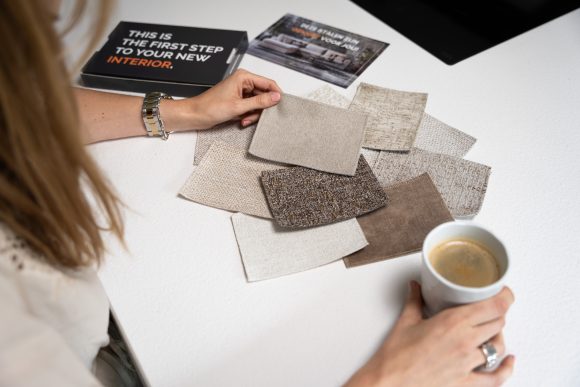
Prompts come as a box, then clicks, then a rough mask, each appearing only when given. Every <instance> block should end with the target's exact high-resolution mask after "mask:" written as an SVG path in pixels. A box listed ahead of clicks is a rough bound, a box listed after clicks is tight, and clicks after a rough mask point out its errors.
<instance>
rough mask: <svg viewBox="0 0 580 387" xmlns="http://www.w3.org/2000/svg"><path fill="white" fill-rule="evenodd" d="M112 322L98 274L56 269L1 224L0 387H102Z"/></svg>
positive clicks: (91, 271)
mask: <svg viewBox="0 0 580 387" xmlns="http://www.w3.org/2000/svg"><path fill="white" fill-rule="evenodd" d="M108 319H109V301H108V299H107V296H106V294H105V291H104V289H103V287H102V285H101V283H100V281H99V279H98V277H97V274H96V272H95V270H94V269H92V268H86V269H82V270H77V271H72V270H66V271H63V270H58V269H55V268H54V267H52V266H50V265H49V264H47V263H46V262H44V261H43V259H42V257H41V256H40V255H38V254H37V253H35V252H34V251H33V250H32V249H30V248H29V247H28V246H27V245H26V243H25V242H24V241H23V240H22V239H20V238H18V237H16V236H15V235H14V234H13V233H12V232H11V231H10V230H9V229H8V228H7V227H6V226H5V225H4V224H2V223H0V386H99V385H100V384H99V382H98V381H97V380H96V379H95V377H94V376H93V374H92V373H91V369H92V366H93V362H94V360H95V358H96V356H97V352H98V351H99V348H101V347H103V346H105V345H107V344H108V340H109V337H108V335H107V327H108Z"/></svg>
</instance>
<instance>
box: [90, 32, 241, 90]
mask: <svg viewBox="0 0 580 387" xmlns="http://www.w3.org/2000/svg"><path fill="white" fill-rule="evenodd" d="M247 47H248V34H247V33H246V31H232V30H219V29H208V28H196V27H183V26H172V25H162V24H145V23H132V22H126V21H122V22H120V23H119V24H118V25H117V27H115V29H114V30H113V31H112V32H111V34H110V35H109V38H108V40H107V42H106V43H105V44H104V45H103V47H102V48H101V49H100V50H99V51H97V52H95V54H94V55H93V56H92V57H91V59H90V60H89V61H88V62H87V64H86V65H85V66H84V67H83V69H82V71H81V83H82V84H83V85H85V86H88V87H94V88H104V89H114V90H124V91H132V92H140V93H146V92H150V91H161V92H165V93H168V94H170V95H173V96H182V97H188V96H192V95H196V94H199V93H201V92H203V91H205V90H207V89H208V88H210V87H211V86H213V85H215V84H216V83H218V82H219V81H221V80H222V79H224V78H226V77H227V76H228V75H230V74H231V73H232V72H233V71H234V70H235V69H236V68H237V67H238V64H239V62H240V60H241V58H242V56H243V54H244V53H245V51H246V49H247Z"/></svg>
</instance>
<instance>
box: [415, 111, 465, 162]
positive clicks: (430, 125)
mask: <svg viewBox="0 0 580 387" xmlns="http://www.w3.org/2000/svg"><path fill="white" fill-rule="evenodd" d="M475 141H476V139H475V137H472V136H470V135H469V134H467V133H463V132H462V131H460V130H458V129H455V128H454V127H451V126H449V125H447V124H446V123H444V122H441V121H439V120H438V119H437V118H435V117H433V116H431V115H429V114H427V113H425V114H423V119H422V120H421V124H420V125H419V130H418V131H417V137H416V138H415V147H416V148H421V149H424V150H428V151H431V152H435V153H443V154H445V155H449V156H455V157H463V156H465V155H466V154H467V152H468V151H469V150H470V149H471V147H472V146H473V144H475Z"/></svg>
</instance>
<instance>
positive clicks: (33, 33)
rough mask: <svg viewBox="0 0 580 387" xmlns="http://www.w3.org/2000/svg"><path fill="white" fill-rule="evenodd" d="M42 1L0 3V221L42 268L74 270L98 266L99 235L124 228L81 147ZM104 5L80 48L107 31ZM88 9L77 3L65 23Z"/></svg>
mask: <svg viewBox="0 0 580 387" xmlns="http://www.w3.org/2000/svg"><path fill="white" fill-rule="evenodd" d="M47 3H48V2H47V1H46V0H25V1H15V0H0V36H1V37H2V43H1V44H0V85H1V86H0V222H1V223H4V224H5V225H7V226H8V227H9V228H10V229H11V230H12V231H13V232H14V233H16V234H17V235H19V236H20V237H22V238H24V240H26V241H27V242H28V244H29V245H30V246H31V247H32V248H33V249H35V250H36V251H38V252H39V253H41V254H42V255H43V256H44V258H45V259H46V260H47V261H48V262H49V263H51V264H53V265H55V266H58V267H65V268H79V267H82V266H87V265H91V264H93V263H95V262H96V263H99V262H100V260H101V258H102V257H103V254H104V251H105V247H104V241H103V236H102V235H101V231H103V230H107V231H110V232H112V233H113V234H114V235H116V236H117V237H119V238H120V239H121V240H122V237H123V224H122V219H121V212H120V208H119V206H120V202H119V200H118V198H117V197H116V196H115V194H114V193H113V192H112V190H111V188H110V187H109V185H108V183H107V182H106V181H105V179H104V178H103V176H102V175H101V173H100V171H99V169H98V167H97V165H96V164H95V162H94V161H93V160H92V159H91V157H90V155H89V154H88V153H87V151H86V149H85V147H84V145H83V142H82V136H81V133H80V119H79V114H78V110H77V105H76V103H75V98H74V95H73V91H72V88H71V78H70V75H69V72H68V71H67V68H66V65H65V58H64V55H63V47H62V43H61V39H60V36H59V34H58V33H57V32H56V30H55V27H54V25H53V19H52V17H51V16H50V13H49V12H48V6H47ZM110 3H111V2H110V1H100V2H98V5H97V7H96V8H97V12H96V16H95V17H94V18H93V30H94V35H93V37H92V38H91V39H90V40H91V41H90V42H89V44H88V46H89V47H88V48H87V50H92V48H93V46H94V45H95V43H96V42H97V41H98V39H99V37H100V34H101V33H102V32H103V29H104V28H106V27H105V26H106V25H105V18H106V16H108V15H107V14H108V12H109V10H110V8H111V4H110ZM93 5H94V4H93ZM88 9H89V7H88V4H87V1H86V0H85V1H77V2H76V4H75V7H74V12H72V16H71V23H70V26H71V27H72V26H74V24H75V23H77V21H78V20H79V19H80V17H81V15H82V14H83V12H86V11H87V10H88ZM87 52H88V51H87ZM86 194H89V195H91V196H92V198H94V202H95V203H93V204H91V203H92V201H91V199H90V198H89V197H87V196H86ZM97 218H98V219H100V221H97ZM99 222H100V224H99Z"/></svg>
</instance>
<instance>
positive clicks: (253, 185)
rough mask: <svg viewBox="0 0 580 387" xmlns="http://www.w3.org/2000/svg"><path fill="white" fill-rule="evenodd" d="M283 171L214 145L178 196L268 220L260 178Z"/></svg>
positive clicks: (278, 166) (280, 166)
mask: <svg viewBox="0 0 580 387" xmlns="http://www.w3.org/2000/svg"><path fill="white" fill-rule="evenodd" d="M283 167H284V166H283V165H280V164H276V163H271V162H267V161H264V160H259V159H257V158H256V157H253V156H251V155H249V154H248V153H247V152H246V151H245V150H243V149H238V148H235V147H233V146H231V145H228V144H226V143H223V142H221V141H216V142H214V143H213V144H212V146H211V147H210V148H209V150H208V151H207V152H206V154H205V157H204V158H203V159H202V160H201V162H200V163H199V166H198V167H197V168H195V170H194V171H193V173H192V174H191V176H190V177H189V178H188V179H187V182H186V183H185V185H184V186H183V187H182V188H181V190H180V191H179V193H180V194H181V195H182V196H184V197H185V198H187V199H189V200H192V201H194V202H197V203H200V204H204V205H206V206H211V207H216V208H221V209H223V210H228V211H238V212H244V213H246V214H250V215H256V216H261V217H264V218H271V217H272V215H271V213H270V210H269V208H268V203H267V202H266V198H265V197H264V191H263V190H262V186H261V185H260V174H261V173H262V171H267V170H271V169H280V168H283Z"/></svg>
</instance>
